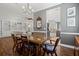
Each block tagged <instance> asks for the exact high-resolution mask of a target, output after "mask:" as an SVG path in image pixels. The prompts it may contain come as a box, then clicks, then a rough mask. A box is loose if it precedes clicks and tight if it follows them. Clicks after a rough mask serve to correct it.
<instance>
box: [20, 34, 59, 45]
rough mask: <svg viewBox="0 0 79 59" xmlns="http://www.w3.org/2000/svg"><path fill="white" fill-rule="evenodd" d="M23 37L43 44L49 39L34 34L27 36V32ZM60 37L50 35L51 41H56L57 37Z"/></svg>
mask: <svg viewBox="0 0 79 59" xmlns="http://www.w3.org/2000/svg"><path fill="white" fill-rule="evenodd" d="M22 37H27V39H28V40H29V42H32V43H35V44H38V45H41V44H43V43H44V42H45V41H47V39H46V37H43V38H42V39H41V38H40V37H34V36H32V35H31V36H27V35H26V34H23V35H22ZM58 38H59V37H50V38H49V41H53V42H55V41H56V39H58Z"/></svg>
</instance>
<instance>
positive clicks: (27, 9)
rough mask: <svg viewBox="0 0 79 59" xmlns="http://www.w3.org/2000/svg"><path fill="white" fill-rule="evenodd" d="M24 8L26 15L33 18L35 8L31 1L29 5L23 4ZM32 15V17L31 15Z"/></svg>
mask: <svg viewBox="0 0 79 59" xmlns="http://www.w3.org/2000/svg"><path fill="white" fill-rule="evenodd" d="M22 9H23V11H24V14H25V15H26V17H27V18H28V19H29V20H31V19H32V16H33V11H34V10H33V9H32V7H31V6H30V5H29V3H27V5H24V6H22ZM30 16H31V17H30Z"/></svg>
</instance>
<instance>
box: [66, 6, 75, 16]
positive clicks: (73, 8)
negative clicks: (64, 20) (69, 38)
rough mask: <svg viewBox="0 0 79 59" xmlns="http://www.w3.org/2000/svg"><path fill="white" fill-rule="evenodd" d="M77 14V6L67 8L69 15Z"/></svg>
mask: <svg viewBox="0 0 79 59" xmlns="http://www.w3.org/2000/svg"><path fill="white" fill-rule="evenodd" d="M75 15H76V7H72V8H68V9H67V17H70V16H75Z"/></svg>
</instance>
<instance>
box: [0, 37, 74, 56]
mask: <svg viewBox="0 0 79 59" xmlns="http://www.w3.org/2000/svg"><path fill="white" fill-rule="evenodd" d="M12 47H13V40H12V38H0V56H13V55H14V54H13V51H12ZM73 53H74V50H73V49H69V48H65V47H61V46H58V47H57V54H58V56H73V55H74V54H73Z"/></svg>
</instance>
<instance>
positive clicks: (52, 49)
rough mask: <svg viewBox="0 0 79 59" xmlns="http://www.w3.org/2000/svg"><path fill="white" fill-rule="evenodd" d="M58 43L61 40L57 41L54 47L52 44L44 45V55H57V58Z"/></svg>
mask: <svg viewBox="0 0 79 59" xmlns="http://www.w3.org/2000/svg"><path fill="white" fill-rule="evenodd" d="M58 42H59V39H57V40H56V42H55V44H54V45H53V44H51V43H44V44H43V51H44V53H43V55H45V53H47V55H49V54H51V55H53V54H55V56H57V53H56V51H57V49H56V48H57V45H58Z"/></svg>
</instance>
